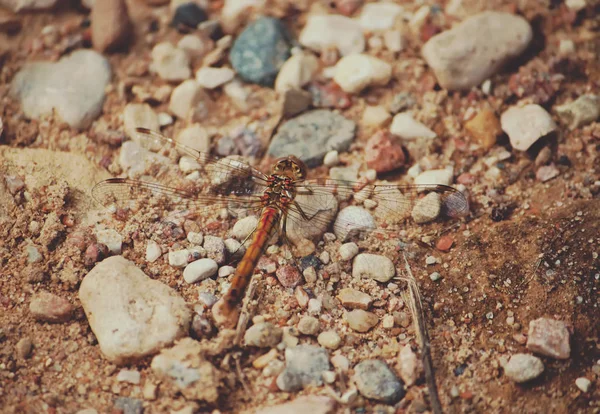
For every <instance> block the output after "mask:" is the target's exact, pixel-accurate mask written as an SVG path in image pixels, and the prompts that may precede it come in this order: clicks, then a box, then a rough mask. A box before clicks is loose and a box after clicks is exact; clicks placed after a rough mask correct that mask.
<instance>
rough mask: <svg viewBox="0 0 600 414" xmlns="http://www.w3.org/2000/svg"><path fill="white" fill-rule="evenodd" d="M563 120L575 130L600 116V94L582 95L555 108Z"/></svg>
mask: <svg viewBox="0 0 600 414" xmlns="http://www.w3.org/2000/svg"><path fill="white" fill-rule="evenodd" d="M554 110H555V111H556V114H557V115H558V117H559V118H560V120H561V122H563V123H564V124H567V125H568V127H569V129H571V130H573V129H576V128H579V127H581V126H584V125H586V124H589V123H591V122H594V121H596V120H597V119H598V118H600V96H598V95H591V94H588V95H582V96H580V97H579V98H577V99H576V100H574V101H572V102H568V103H565V104H563V105H559V106H557V107H555V108H554Z"/></svg>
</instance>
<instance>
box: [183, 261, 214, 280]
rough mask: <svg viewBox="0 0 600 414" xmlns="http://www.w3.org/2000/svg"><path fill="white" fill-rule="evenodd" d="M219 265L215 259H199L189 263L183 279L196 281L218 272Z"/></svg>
mask: <svg viewBox="0 0 600 414" xmlns="http://www.w3.org/2000/svg"><path fill="white" fill-rule="evenodd" d="M218 268H219V266H218V265H217V262H215V261H214V260H213V259H199V260H196V261H193V262H192V263H190V264H188V265H187V266H186V267H185V269H184V270H183V279H184V280H185V281H186V282H187V283H195V282H199V281H202V280H204V279H208V278H209V277H212V276H214V275H215V274H217V269H218Z"/></svg>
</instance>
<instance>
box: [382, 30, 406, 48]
mask: <svg viewBox="0 0 600 414" xmlns="http://www.w3.org/2000/svg"><path fill="white" fill-rule="evenodd" d="M383 44H384V45H385V47H386V49H387V50H389V51H390V52H402V49H404V38H403V37H402V32H401V31H400V30H387V31H386V32H385V33H384V34H383Z"/></svg>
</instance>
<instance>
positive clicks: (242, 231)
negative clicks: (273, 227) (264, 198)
mask: <svg viewBox="0 0 600 414" xmlns="http://www.w3.org/2000/svg"><path fill="white" fill-rule="evenodd" d="M257 225H258V217H256V216H247V217H244V218H243V219H240V220H238V221H236V222H235V224H234V225H233V229H232V230H231V235H232V236H233V237H235V238H236V239H237V240H239V241H243V240H246V238H247V237H248V236H250V234H252V232H253V231H254V230H255V229H256V226H257Z"/></svg>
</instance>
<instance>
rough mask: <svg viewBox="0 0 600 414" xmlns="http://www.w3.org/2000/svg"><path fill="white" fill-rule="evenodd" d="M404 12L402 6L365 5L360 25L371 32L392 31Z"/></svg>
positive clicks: (359, 20) (382, 3)
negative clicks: (397, 19)
mask: <svg viewBox="0 0 600 414" xmlns="http://www.w3.org/2000/svg"><path fill="white" fill-rule="evenodd" d="M403 11H404V8H403V7H402V6H400V5H398V4H394V3H387V2H381V3H368V4H365V5H364V7H363V9H362V12H361V14H360V17H359V18H358V23H359V24H360V26H361V27H362V28H363V29H364V30H367V31H371V32H374V31H377V30H387V29H391V28H392V27H393V26H394V23H395V20H396V18H397V17H398V16H399V15H400V14H401V13H402V12H403Z"/></svg>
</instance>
